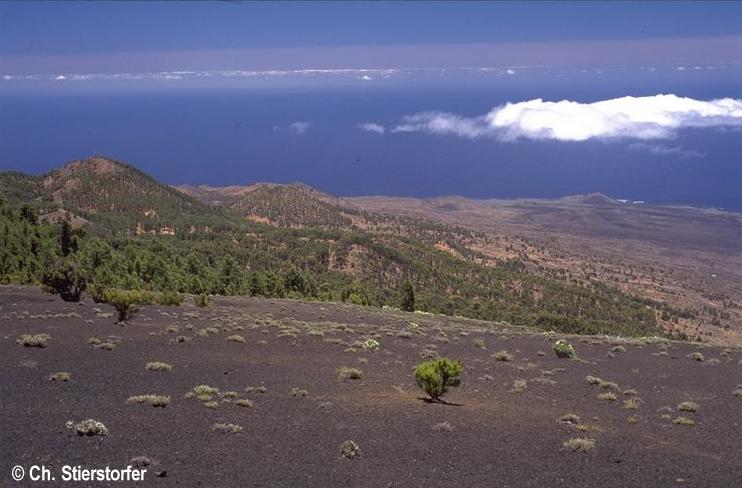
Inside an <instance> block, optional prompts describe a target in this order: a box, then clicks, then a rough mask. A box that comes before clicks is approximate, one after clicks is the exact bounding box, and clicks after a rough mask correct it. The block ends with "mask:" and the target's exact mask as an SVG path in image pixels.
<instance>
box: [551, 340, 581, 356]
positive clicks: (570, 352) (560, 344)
mask: <svg viewBox="0 0 742 488" xmlns="http://www.w3.org/2000/svg"><path fill="white" fill-rule="evenodd" d="M554 354H556V355H557V357H558V358H570V359H571V358H575V357H577V353H575V349H574V348H573V347H572V345H571V344H569V343H568V342H567V341H562V340H559V341H556V343H554Z"/></svg>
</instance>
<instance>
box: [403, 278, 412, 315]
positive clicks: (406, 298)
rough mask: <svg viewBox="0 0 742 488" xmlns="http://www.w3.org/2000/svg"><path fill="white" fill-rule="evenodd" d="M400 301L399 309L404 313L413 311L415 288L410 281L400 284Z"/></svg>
mask: <svg viewBox="0 0 742 488" xmlns="http://www.w3.org/2000/svg"><path fill="white" fill-rule="evenodd" d="M401 295H402V300H401V304H400V308H401V309H402V310H404V311H405V312H414V311H415V288H414V287H413V286H412V282H411V281H410V280H405V282H404V283H403V284H402V294H401Z"/></svg>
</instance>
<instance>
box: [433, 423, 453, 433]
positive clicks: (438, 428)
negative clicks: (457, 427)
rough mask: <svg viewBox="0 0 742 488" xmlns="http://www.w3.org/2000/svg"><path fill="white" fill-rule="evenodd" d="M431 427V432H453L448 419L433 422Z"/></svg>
mask: <svg viewBox="0 0 742 488" xmlns="http://www.w3.org/2000/svg"><path fill="white" fill-rule="evenodd" d="M432 429H433V432H453V426H452V425H451V423H450V422H448V421H445V422H438V423H437V424H433V427H432Z"/></svg>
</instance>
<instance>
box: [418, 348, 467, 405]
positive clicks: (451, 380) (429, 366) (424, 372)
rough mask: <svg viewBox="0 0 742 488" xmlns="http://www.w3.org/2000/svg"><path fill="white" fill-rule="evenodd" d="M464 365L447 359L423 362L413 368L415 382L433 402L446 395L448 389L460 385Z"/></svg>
mask: <svg viewBox="0 0 742 488" xmlns="http://www.w3.org/2000/svg"><path fill="white" fill-rule="evenodd" d="M463 371H464V365H463V364H461V362H460V361H457V360H454V359H448V358H440V359H435V360H433V361H425V362H423V363H420V364H418V365H417V366H415V369H414V374H415V382H416V383H417V386H419V387H420V388H421V389H422V390H423V391H424V392H425V393H427V394H428V395H429V396H430V399H431V400H433V401H434V402H437V401H440V398H441V397H442V396H443V395H445V394H446V392H447V391H448V388H449V387H457V386H459V385H460V384H461V373H463Z"/></svg>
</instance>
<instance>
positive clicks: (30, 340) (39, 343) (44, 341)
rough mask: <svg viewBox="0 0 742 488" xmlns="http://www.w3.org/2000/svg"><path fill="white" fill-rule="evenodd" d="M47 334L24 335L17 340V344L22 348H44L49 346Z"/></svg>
mask: <svg viewBox="0 0 742 488" xmlns="http://www.w3.org/2000/svg"><path fill="white" fill-rule="evenodd" d="M49 339H51V336H50V335H49V334H24V335H22V336H21V337H20V338H19V339H18V344H20V345H22V346H23V347H39V348H42V349H43V348H45V347H46V346H48V345H49Z"/></svg>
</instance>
